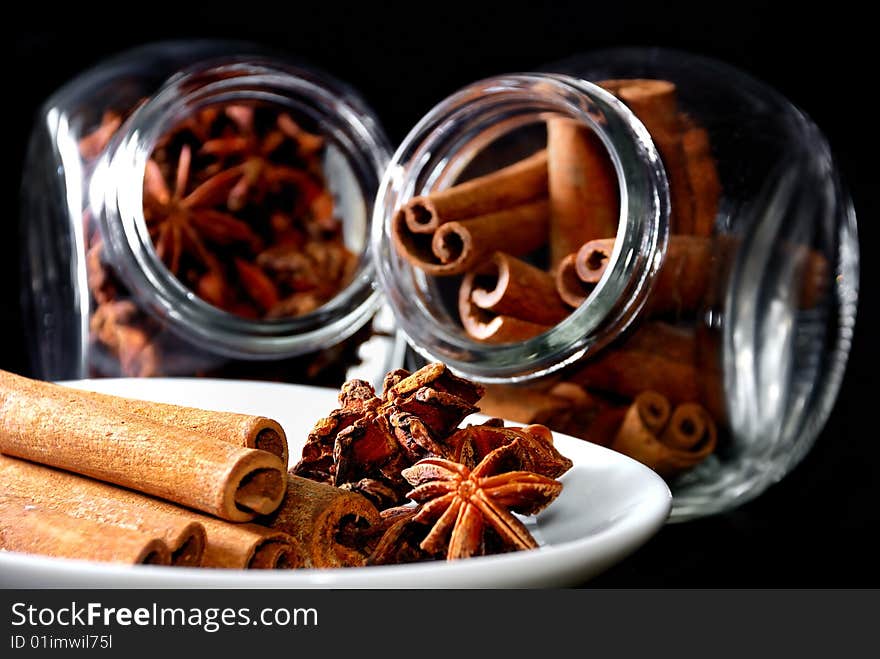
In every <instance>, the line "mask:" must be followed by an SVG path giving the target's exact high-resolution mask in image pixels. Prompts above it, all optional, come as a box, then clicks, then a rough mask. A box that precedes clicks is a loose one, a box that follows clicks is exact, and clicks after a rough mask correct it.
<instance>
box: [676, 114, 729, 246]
mask: <svg viewBox="0 0 880 659" xmlns="http://www.w3.org/2000/svg"><path fill="white" fill-rule="evenodd" d="M682 148H683V149H684V158H685V164H686V168H687V175H688V181H689V183H690V188H691V192H692V193H693V195H694V204H693V230H692V233H693V234H694V235H695V236H703V237H708V236H711V235H712V232H713V230H714V228H715V216H716V215H717V214H718V203H719V200H720V199H721V180H720V179H719V177H718V169H717V167H716V166H715V159H714V158H713V157H712V147H711V145H710V143H709V133H708V131H706V129H704V128H699V127H697V126H694V125H693V124H689V125H687V126H686V130H685V131H684V135H683V136H682Z"/></svg>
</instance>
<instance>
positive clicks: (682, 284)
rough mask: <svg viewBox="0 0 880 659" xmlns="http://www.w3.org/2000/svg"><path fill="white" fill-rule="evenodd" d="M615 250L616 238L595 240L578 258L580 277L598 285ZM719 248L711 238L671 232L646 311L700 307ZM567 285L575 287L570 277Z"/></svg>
mask: <svg viewBox="0 0 880 659" xmlns="http://www.w3.org/2000/svg"><path fill="white" fill-rule="evenodd" d="M613 250H614V239H613V238H608V239H602V240H592V241H590V242H588V243H585V244H584V245H582V246H581V248H580V249H579V250H578V252H577V254H576V255H575V258H574V263H575V270H576V272H577V276H578V279H580V281H581V282H583V285H584V286H591V285H595V284H596V283H597V282H598V281H599V280H600V279H601V278H602V275H603V274H604V273H605V269H606V268H607V266H608V263H609V262H610V258H611V253H612V251H613ZM715 261H716V259H715V250H714V247H713V242H712V240H711V239H710V238H701V237H698V236H670V237H669V244H668V246H667V249H666V256H665V257H664V259H663V264H662V265H661V267H660V270H659V272H658V273H657V277H656V280H655V283H654V287H653V289H652V290H651V294H650V297H649V298H648V302H647V305H646V313H648V314H653V315H659V314H667V313H673V314H682V313H689V312H693V311H696V310H697V309H699V308H700V306H701V305H702V304H703V303H704V302H705V301H706V300H705V298H706V294H707V291H708V288H709V285H710V283H711V281H712V278H713V274H714V270H715V266H716V263H715ZM566 286H567V289H568V290H571V289H572V288H574V284H572V283H571V282H570V281H567V283H566Z"/></svg>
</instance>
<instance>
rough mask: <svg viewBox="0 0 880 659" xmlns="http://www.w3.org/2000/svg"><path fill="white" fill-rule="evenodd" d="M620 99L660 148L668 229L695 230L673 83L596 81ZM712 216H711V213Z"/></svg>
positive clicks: (681, 131)
mask: <svg viewBox="0 0 880 659" xmlns="http://www.w3.org/2000/svg"><path fill="white" fill-rule="evenodd" d="M599 85H600V86H603V87H605V88H606V89H608V90H609V91H611V93H613V94H615V95H616V96H617V97H618V98H620V100H621V101H623V102H624V103H625V104H626V105H627V106H628V107H629V109H630V110H632V112H633V114H635V115H636V117H638V119H639V120H640V121H641V122H642V123H643V124H644V125H645V128H646V129H647V130H648V133H650V135H651V139H652V140H653V141H654V144H655V145H656V146H657V150H658V151H659V152H660V157H661V158H662V159H663V165H664V166H665V168H666V176H667V179H668V182H669V196H670V203H671V209H670V217H669V222H670V232H671V233H685V234H691V233H693V232H694V195H693V191H692V190H691V184H690V179H689V176H688V166H687V161H686V157H685V152H684V146H683V144H682V133H683V126H682V121H681V115H680V114H679V111H678V100H677V92H676V87H675V84H673V83H672V82H669V81H667V80H648V79H641V78H635V79H631V80H607V81H603V82H600V83H599ZM713 220H714V216H713Z"/></svg>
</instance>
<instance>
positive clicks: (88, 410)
mask: <svg viewBox="0 0 880 659" xmlns="http://www.w3.org/2000/svg"><path fill="white" fill-rule="evenodd" d="M0 452H2V453H5V454H6V455H12V456H15V457H19V458H24V459H27V460H32V461H34V462H40V463H43V464H48V465H51V466H54V467H59V468H62V469H68V470H70V471H75V472H77V473H80V474H83V475H86V476H91V477H93V478H98V479H101V480H105V481H108V482H111V483H115V484H116V485H121V486H123V487H130V488H132V489H135V490H138V491H141V492H144V493H147V494H152V495H154V496H157V497H161V498H164V499H168V500H170V501H174V502H175V503H179V504H181V505H184V506H189V507H192V508H195V509H197V510H201V511H203V512H207V513H210V514H212V515H216V516H218V517H221V518H223V519H228V520H231V521H237V522H240V521H248V520H250V519H253V518H254V517H255V516H256V515H259V514H268V513H270V512H272V511H273V510H275V508H277V507H278V505H279V504H280V503H281V498H282V496H283V494H284V488H285V481H284V467H285V465H283V464H282V462H281V460H280V459H279V457H278V456H277V455H274V454H272V453H269V452H267V451H261V450H258V449H251V448H243V447H241V446H236V445H234V444H231V443H229V442H228V441H223V440H220V439H217V438H216V437H211V436H207V435H205V434H202V433H199V432H193V431H190V430H187V429H184V428H180V427H174V426H168V425H164V424H162V423H159V422H156V421H152V420H150V419H148V418H145V417H143V416H136V415H134V414H131V413H129V412H128V410H127V409H126V402H125V399H116V400H114V401H112V402H108V401H107V399H106V398H102V397H100V396H97V397H96V396H95V395H94V394H92V393H91V392H86V391H80V390H76V389H71V388H69V387H62V386H59V385H56V384H52V383H49V382H40V381H36V380H30V379H28V378H23V377H20V376H17V375H13V374H12V373H7V372H5V371H0Z"/></svg>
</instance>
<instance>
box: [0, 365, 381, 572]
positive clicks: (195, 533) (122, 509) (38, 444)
mask: <svg viewBox="0 0 880 659" xmlns="http://www.w3.org/2000/svg"><path fill="white" fill-rule="evenodd" d="M0 454H2V455H0V482H2V483H3V485H2V492H0V549H5V550H10V551H22V552H29V553H39V554H45V555H48V556H55V557H62V558H78V559H86V560H94V561H112V562H121V563H128V564H157V565H175V566H189V567H194V566H202V567H216V568H251V569H258V568H298V567H338V566H342V565H362V564H364V563H365V562H366V556H365V555H364V554H362V553H360V552H359V551H358V550H357V547H356V546H355V545H354V544H353V541H352V542H350V543H349V544H352V546H349V544H346V537H347V536H346V535H345V533H344V532H345V530H346V528H347V527H348V526H349V525H352V524H354V525H356V526H358V527H359V528H369V527H370V526H371V525H373V524H376V523H378V522H379V513H378V511H377V510H376V508H375V507H374V506H373V504H371V503H370V502H369V501H368V500H367V499H365V498H364V497H362V496H360V495H358V494H355V493H353V492H348V491H345V490H342V489H340V488H336V487H333V486H331V485H326V484H322V483H316V482H313V481H311V480H308V479H305V478H299V477H297V476H293V475H290V474H288V473H287V460H288V449H287V439H286V436H285V434H284V430H283V429H282V428H281V426H280V425H279V424H278V423H277V422H276V421H274V420H272V419H268V418H266V417H260V416H251V415H244V414H236V413H231V412H215V411H208V410H201V409H195V408H188V407H181V406H177V405H168V404H159V403H150V402H145V401H133V400H128V399H124V398H119V397H116V396H109V395H105V394H98V393H93V392H86V391H80V390H77V389H71V388H68V387H62V386H58V385H54V384H50V383H47V382H38V381H34V380H29V379H27V378H23V377H20V376H18V375H14V374H12V373H7V372H4V371H0ZM96 538H97V539H98V540H96Z"/></svg>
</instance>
